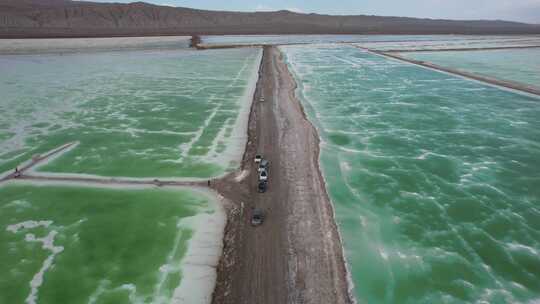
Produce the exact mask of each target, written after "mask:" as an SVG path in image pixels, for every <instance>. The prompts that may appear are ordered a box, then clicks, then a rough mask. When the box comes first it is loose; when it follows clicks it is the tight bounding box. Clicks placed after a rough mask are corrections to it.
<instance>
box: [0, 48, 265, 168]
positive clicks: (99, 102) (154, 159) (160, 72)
mask: <svg viewBox="0 0 540 304" xmlns="http://www.w3.org/2000/svg"><path fill="white" fill-rule="evenodd" d="M260 55H261V51H260V50H259V49H237V50H218V51H208V52H196V51H189V50H175V51H172V50H162V51H131V52H130V51H125V52H108V53H79V54H68V55H25V56H0V70H2V73H1V74H0V91H1V92H2V101H1V102H0V112H2V113H4V114H3V115H2V116H1V117H0V172H3V171H6V170H10V169H12V168H14V167H15V166H16V165H18V164H20V163H21V162H23V161H26V160H28V159H30V158H31V157H32V155H34V154H38V153H43V152H45V151H49V150H51V149H54V148H55V147H58V146H61V145H63V144H65V143H68V142H74V141H78V142H80V144H79V145H78V146H77V147H76V148H75V149H73V150H71V151H70V152H69V153H66V154H65V155H63V156H62V157H60V158H58V159H56V160H55V161H54V162H51V163H49V164H47V165H45V166H43V167H41V168H40V169H39V170H41V171H47V172H56V173H81V174H93V175H104V176H126V177H210V176H216V175H220V174H223V173H224V172H227V171H229V170H231V169H233V168H236V167H237V166H238V162H239V160H240V157H239V155H240V153H241V151H242V149H243V143H244V140H245V137H246V134H245V133H246V132H245V125H247V124H246V120H247V118H245V117H247V112H248V111H249V102H250V99H251V98H250V92H251V91H252V90H253V88H254V81H256V77H257V69H258V64H259V60H260Z"/></svg>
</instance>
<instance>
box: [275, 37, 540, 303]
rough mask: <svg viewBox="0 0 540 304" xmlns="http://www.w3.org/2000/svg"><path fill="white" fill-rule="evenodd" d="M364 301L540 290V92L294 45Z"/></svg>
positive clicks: (457, 299)
mask: <svg viewBox="0 0 540 304" xmlns="http://www.w3.org/2000/svg"><path fill="white" fill-rule="evenodd" d="M282 50H284V52H285V54H286V58H287V60H288V63H289V65H290V67H291V70H292V71H293V73H294V75H295V77H296V79H297V81H298V83H299V88H298V90H297V93H298V94H299V95H300V96H301V99H302V102H303V104H304V106H305V107H306V111H307V114H308V116H309V118H310V120H311V121H312V122H313V123H314V124H315V126H316V127H317V129H318V131H319V133H320V136H321V140H322V141H321V147H322V153H321V165H322V169H323V173H324V176H325V179H326V182H327V186H328V190H329V192H330V195H331V198H332V201H333V203H334V206H335V212H336V218H337V221H338V224H339V227H340V231H341V235H342V237H343V241H344V247H345V253H346V256H347V260H348V263H349V267H350V270H351V272H352V280H353V282H354V291H355V294H356V296H357V299H358V300H359V302H360V303H533V302H534V301H539V300H540V207H539V206H540V173H539V170H538V168H540V119H539V117H540V100H539V99H536V98H533V97H527V96H522V95H517V94H514V93H511V92H508V91H504V90H500V89H497V88H493V87H489V86H484V85H481V84H478V83H475V82H471V81H467V80H464V79H461V78H456V77H452V76H448V75H445V74H442V73H438V72H435V71H431V70H427V69H423V68H420V67H417V66H414V65H409V64H405V63H401V62H397V61H393V60H389V59H386V58H383V57H379V56H376V55H372V54H369V53H366V52H362V51H360V50H358V49H355V48H352V47H322V46H319V47H314V46H310V47H283V48H282Z"/></svg>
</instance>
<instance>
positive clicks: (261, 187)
mask: <svg viewBox="0 0 540 304" xmlns="http://www.w3.org/2000/svg"><path fill="white" fill-rule="evenodd" d="M267 188H268V183H267V182H265V181H264V182H259V184H257V190H259V193H264V192H266V189H267Z"/></svg>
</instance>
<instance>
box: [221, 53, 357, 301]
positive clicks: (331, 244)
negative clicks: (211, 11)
mask: <svg viewBox="0 0 540 304" xmlns="http://www.w3.org/2000/svg"><path fill="white" fill-rule="evenodd" d="M295 88H296V83H295V82H294V79H293V77H292V75H291V74H290V73H289V71H288V69H287V66H286V64H285V62H284V61H283V58H282V55H281V53H280V51H279V50H278V49H277V48H275V47H265V48H264V55H263V61H262V64H261V67H260V73H259V81H258V84H257V90H256V93H255V96H254V102H253V105H252V110H251V114H250V120H249V127H248V136H249V139H248V144H247V147H246V152H245V155H244V159H243V163H242V168H241V169H242V170H248V172H249V174H248V175H247V176H246V177H245V179H243V180H241V181H238V176H240V173H236V174H231V175H229V176H227V177H225V178H224V179H220V180H216V181H214V182H213V186H212V187H213V188H215V189H216V190H217V191H218V192H219V193H221V195H223V196H224V197H225V198H226V199H228V200H229V201H230V202H231V206H233V207H230V208H229V210H228V224H227V227H226V233H225V239H224V252H223V256H222V259H221V262H220V265H219V266H218V280H217V285H216V289H215V291H214V295H213V303H235V304H237V303H250V304H251V303H258V304H262V303H269V304H277V303H352V299H351V297H350V294H349V291H348V283H347V270H346V266H345V262H344V258H343V252H342V246H341V241H340V237H339V234H338V231H337V227H336V224H335V221H334V218H333V209H332V205H331V202H330V200H329V198H328V195H327V193H326V188H325V184H324V181H323V178H322V176H321V174H320V171H319V166H318V159H319V138H318V135H317V133H316V130H315V128H314V127H313V126H312V125H311V123H310V122H309V121H308V120H307V119H306V117H305V115H304V112H303V109H302V106H301V105H300V103H299V101H298V100H297V99H296V97H295V95H294V91H295ZM261 96H264V98H265V101H264V102H261V101H260V97H261ZM257 153H260V154H262V155H263V157H264V158H266V159H268V160H269V161H270V168H269V183H268V191H267V192H266V193H258V192H257V171H256V165H255V163H254V161H253V158H254V156H255V154H257ZM255 207H256V208H262V209H264V210H265V212H266V219H265V221H264V223H263V225H261V226H259V227H252V226H251V225H250V224H249V218H250V213H251V210H252V208H255Z"/></svg>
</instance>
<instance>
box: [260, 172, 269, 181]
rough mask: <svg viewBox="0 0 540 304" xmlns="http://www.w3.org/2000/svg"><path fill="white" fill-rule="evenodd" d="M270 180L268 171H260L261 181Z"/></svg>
mask: <svg viewBox="0 0 540 304" xmlns="http://www.w3.org/2000/svg"><path fill="white" fill-rule="evenodd" d="M267 180H268V172H267V171H266V169H265V170H261V171H259V182H265V181H267Z"/></svg>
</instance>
